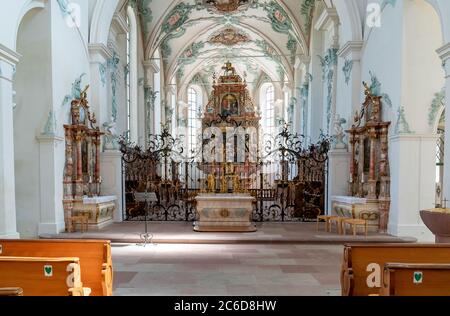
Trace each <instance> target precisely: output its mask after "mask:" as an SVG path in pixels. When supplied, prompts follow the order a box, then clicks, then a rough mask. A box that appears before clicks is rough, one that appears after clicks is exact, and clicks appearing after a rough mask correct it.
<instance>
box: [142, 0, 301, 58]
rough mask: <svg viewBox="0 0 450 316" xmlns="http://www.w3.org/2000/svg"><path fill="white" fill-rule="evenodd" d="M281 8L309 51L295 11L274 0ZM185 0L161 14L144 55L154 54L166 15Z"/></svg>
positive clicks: (280, 0) (179, 0)
mask: <svg viewBox="0 0 450 316" xmlns="http://www.w3.org/2000/svg"><path fill="white" fill-rule="evenodd" d="M274 1H275V2H276V3H277V4H278V5H280V6H281V8H282V9H283V10H284V11H285V12H286V13H287V14H288V16H289V17H290V19H291V21H292V26H293V32H294V33H295V34H296V35H297V37H298V39H299V41H300V43H299V44H300V45H299V46H300V47H301V48H303V50H304V52H305V53H306V52H308V48H309V45H308V41H307V39H306V36H305V34H304V33H303V32H302V28H301V27H300V25H299V24H298V21H297V19H295V18H294V14H293V12H292V11H291V10H290V9H289V7H288V6H287V5H286V3H285V1H284V0H274ZM181 2H183V0H173V1H172V2H171V4H170V5H169V6H168V7H167V9H166V10H165V11H164V12H163V14H161V16H160V18H159V19H158V21H157V22H156V24H155V26H154V28H153V31H152V32H151V33H150V36H149V37H148V38H147V39H146V40H145V42H144V56H146V57H148V56H152V54H153V52H154V50H155V49H156V48H157V46H158V45H159V43H156V42H155V41H156V38H157V37H158V34H159V32H160V31H161V26H162V23H163V21H164V19H165V17H166V16H167V15H168V14H169V13H170V12H171V11H172V10H173V9H174V8H175V7H176V6H177V5H178V4H179V3H181Z"/></svg>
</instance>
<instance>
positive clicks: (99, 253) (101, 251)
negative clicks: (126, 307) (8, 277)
mask: <svg viewBox="0 0 450 316" xmlns="http://www.w3.org/2000/svg"><path fill="white" fill-rule="evenodd" d="M0 245H1V248H2V253H0V258H1V257H2V256H18V257H77V258H80V266H81V273H82V275H83V284H84V286H86V287H88V288H90V289H91V291H92V293H91V295H92V296H110V295H112V287H113V284H112V281H113V277H112V259H111V243H110V241H109V240H64V239H57V240H54V239H38V240H23V239H20V240H0Z"/></svg>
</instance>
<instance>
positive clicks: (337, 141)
mask: <svg viewBox="0 0 450 316" xmlns="http://www.w3.org/2000/svg"><path fill="white" fill-rule="evenodd" d="M345 123H347V120H346V119H344V118H341V116H340V115H339V114H336V118H335V120H334V137H333V138H334V146H333V147H334V149H346V148H347V144H346V143H345V142H344V137H345V132H344V128H343V127H342V125H343V124H345Z"/></svg>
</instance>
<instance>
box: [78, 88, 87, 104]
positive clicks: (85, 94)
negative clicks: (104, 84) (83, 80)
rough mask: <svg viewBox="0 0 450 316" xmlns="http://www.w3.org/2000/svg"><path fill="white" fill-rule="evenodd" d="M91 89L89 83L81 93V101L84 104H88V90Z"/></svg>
mask: <svg viewBox="0 0 450 316" xmlns="http://www.w3.org/2000/svg"><path fill="white" fill-rule="evenodd" d="M88 89H89V85H87V86H86V88H84V90H83V91H82V92H81V93H80V101H81V103H82V104H84V105H87V91H88Z"/></svg>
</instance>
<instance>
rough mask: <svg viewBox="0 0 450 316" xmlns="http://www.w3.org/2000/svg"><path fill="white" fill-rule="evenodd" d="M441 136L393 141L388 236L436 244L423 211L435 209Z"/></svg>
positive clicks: (398, 137) (404, 137)
mask: <svg viewBox="0 0 450 316" xmlns="http://www.w3.org/2000/svg"><path fill="white" fill-rule="evenodd" d="M436 141H437V135H433V134H429V135H427V134H402V135H394V136H392V137H391V138H390V142H389V143H390V147H391V148H390V153H389V154H390V170H391V208H390V212H389V225H388V232H389V233H390V234H392V235H396V236H410V237H416V238H418V239H419V241H434V236H433V234H431V232H430V231H429V230H428V229H427V228H426V226H425V225H424V224H423V222H422V220H421V218H420V210H425V209H430V208H433V207H434V202H435V186H436V160H435V156H434V155H430V154H429V153H430V152H436Z"/></svg>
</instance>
